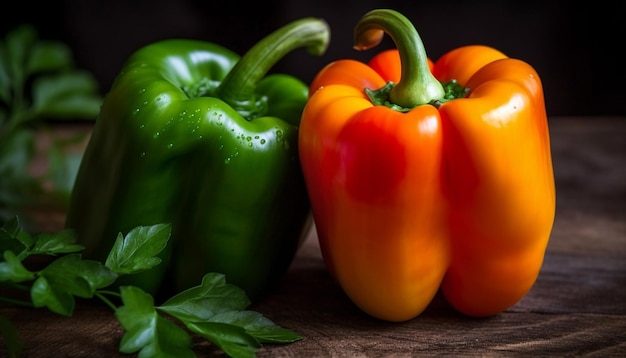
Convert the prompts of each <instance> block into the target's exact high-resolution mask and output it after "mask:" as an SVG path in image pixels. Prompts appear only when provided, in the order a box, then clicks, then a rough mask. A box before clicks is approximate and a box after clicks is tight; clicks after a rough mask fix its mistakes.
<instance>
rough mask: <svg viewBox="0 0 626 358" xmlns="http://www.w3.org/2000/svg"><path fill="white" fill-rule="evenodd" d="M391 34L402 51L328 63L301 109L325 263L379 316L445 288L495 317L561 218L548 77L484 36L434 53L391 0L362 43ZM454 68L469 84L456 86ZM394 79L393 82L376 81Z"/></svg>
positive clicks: (462, 304) (520, 289) (532, 269)
mask: <svg viewBox="0 0 626 358" xmlns="http://www.w3.org/2000/svg"><path fill="white" fill-rule="evenodd" d="M384 32H387V33H388V34H390V35H391V37H392V38H393V39H394V41H395V43H396V45H397V47H398V49H397V50H388V51H384V52H381V53H380V54H379V55H377V56H375V57H374V58H373V59H372V60H371V61H370V62H369V63H367V64H365V63H362V62H359V61H355V60H349V59H345V60H338V61H335V62H333V63H330V64H329V65H328V66H326V67H325V68H323V69H322V70H321V71H320V72H319V73H318V75H317V76H316V77H315V78H314V80H313V82H312V83H311V86H310V92H309V95H310V98H309V101H308V103H307V105H306V107H305V109H304V113H303V116H302V121H301V126H300V133H299V152H300V158H301V163H302V169H303V172H304V176H305V181H306V185H307V190H308V193H309V197H310V199H311V205H312V211H313V216H314V219H315V224H316V229H317V233H318V237H319V240H320V247H321V250H322V254H323V257H324V260H325V263H326V265H327V267H328V270H329V271H330V273H331V274H332V275H333V277H334V278H335V280H336V281H337V283H338V284H339V285H340V286H341V287H342V289H343V290H344V292H345V293H346V294H347V295H348V297H349V298H350V299H351V300H352V301H353V302H354V303H355V304H356V305H357V306H358V307H360V308H361V309H362V310H363V311H365V312H366V313H368V314H370V315H372V316H373V317H376V318H379V319H382V320H387V321H405V320H409V319H412V318H414V317H416V316H418V315H419V314H421V313H422V312H423V311H424V309H426V307H427V306H428V305H429V303H430V302H431V301H432V299H433V297H434V296H435V295H436V293H437V292H438V291H439V290H441V291H442V292H443V295H444V296H445V298H446V299H447V301H448V302H449V303H450V304H451V305H452V306H453V307H454V308H455V309H456V310H458V311H459V312H461V313H463V314H466V315H469V316H474V317H486V316H491V315H495V314H497V313H499V312H502V311H503V310H505V309H507V308H509V307H511V306H512V305H514V304H515V303H517V302H518V301H519V300H520V299H521V298H522V297H523V296H525V295H526V293H527V292H528V291H529V290H530V289H531V287H532V286H533V284H534V282H535V280H536V278H537V276H538V274H539V271H540V269H541V266H542V263H543V258H544V254H545V249H546V247H547V244H548V240H549V237H550V233H551V230H552V224H553V219H554V212H555V187H554V177H553V170H552V161H551V154H550V143H549V133H548V126H547V117H546V111H545V105H544V102H543V90H542V85H541V81H540V78H539V76H538V74H537V73H536V72H535V70H534V69H533V68H532V67H531V66H530V65H528V64H527V63H525V62H523V61H520V60H517V59H512V58H508V57H507V56H506V55H504V54H503V53H501V52H500V51H497V50H495V49H493V48H490V47H486V46H479V45H473V46H465V47H460V48H457V49H454V50H452V51H450V52H448V53H446V54H444V55H443V56H442V57H441V58H439V59H438V60H437V61H435V62H434V63H433V62H432V61H430V60H429V59H428V58H427V57H426V54H425V51H424V49H423V46H422V44H421V40H420V39H419V36H418V35H417V32H416V31H415V29H414V28H413V26H412V24H410V22H408V20H407V19H406V18H405V17H404V16H403V15H401V14H399V13H397V12H395V11H393V10H373V11H371V12H370V13H368V14H366V15H365V16H364V17H363V18H362V19H361V21H360V22H359V23H358V24H357V28H356V29H355V43H356V46H355V47H357V48H358V49H368V48H371V47H373V46H375V45H376V44H378V42H379V41H380V38H382V36H383V34H384ZM451 80H455V81H456V83H457V84H458V85H459V87H462V88H466V89H468V90H467V91H465V92H457V93H456V95H455V96H451V95H450V93H449V92H447V91H446V88H444V85H443V83H449V82H450V81H451ZM390 81H391V82H392V83H393V85H392V86H391V88H393V89H391V91H387V92H385V91H376V90H377V89H382V88H384V87H385V86H386V84H388V83H389V82H390ZM365 89H368V90H367V91H366V90H365ZM369 90H373V91H374V93H373V94H371V93H368V91H369ZM381 93H382V94H381ZM381 96H382V97H383V100H381V101H380V103H379V102H377V101H379V100H380V97H381Z"/></svg>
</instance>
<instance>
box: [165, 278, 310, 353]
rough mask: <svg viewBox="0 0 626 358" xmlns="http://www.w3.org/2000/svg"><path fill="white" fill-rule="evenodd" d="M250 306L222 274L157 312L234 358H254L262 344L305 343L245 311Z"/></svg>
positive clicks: (239, 290)
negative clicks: (179, 321)
mask: <svg viewBox="0 0 626 358" xmlns="http://www.w3.org/2000/svg"><path fill="white" fill-rule="evenodd" d="M249 304H250V301H249V299H248V297H247V296H246V294H245V292H244V291H243V290H241V289H240V288H239V287H237V286H234V285H231V284H227V283H226V280H225V276H224V275H223V274H220V273H208V274H206V275H205V276H204V277H203V278H202V284H201V285H200V286H196V287H192V288H190V289H188V290H185V291H183V292H181V293H179V294H178V295H176V296H174V297H172V298H171V299H169V300H167V301H166V302H165V303H164V304H163V305H161V306H158V307H156V309H157V310H159V311H162V312H165V313H167V314H169V315H171V316H172V317H175V318H177V319H179V320H181V321H182V322H183V323H184V324H185V325H186V326H187V328H189V330H191V331H193V332H195V333H198V334H200V335H202V336H203V337H205V338H206V339H208V340H210V341H211V342H213V343H215V344H216V345H217V346H219V347H220V348H221V349H222V350H224V352H226V353H227V354H229V355H231V356H233V357H235V356H236V357H247V356H253V355H254V352H255V351H256V350H257V349H258V348H259V347H260V344H261V343H291V342H295V341H297V340H300V339H302V337H301V336H300V335H298V334H297V333H295V332H293V331H291V330H288V329H285V328H282V327H279V326H277V325H275V324H274V323H273V322H272V321H271V320H269V319H267V318H265V317H263V315H262V314H260V313H258V312H253V311H245V310H244V309H245V308H246V307H247V306H248V305H249Z"/></svg>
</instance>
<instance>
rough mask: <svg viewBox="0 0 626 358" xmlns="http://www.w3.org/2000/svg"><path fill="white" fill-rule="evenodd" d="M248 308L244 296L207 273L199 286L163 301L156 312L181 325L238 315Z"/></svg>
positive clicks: (221, 277)
mask: <svg viewBox="0 0 626 358" xmlns="http://www.w3.org/2000/svg"><path fill="white" fill-rule="evenodd" d="M249 305H250V300H249V299H248V297H247V296H246V294H245V292H244V291H243V290H242V289H240V288H239V287H237V286H234V285H230V284H227V283H226V279H225V276H224V275H223V274H220V273H208V274H206V275H204V277H203V278H202V284H201V285H200V286H196V287H192V288H189V289H187V290H185V291H183V292H181V293H179V294H177V295H176V296H174V297H172V298H170V299H169V300H167V301H166V302H165V303H163V305H161V306H159V307H158V309H159V310H160V311H163V312H167V313H168V314H170V315H172V316H174V317H176V318H178V319H180V320H181V321H183V322H201V321H206V320H209V319H211V318H212V317H214V316H215V315H216V314H219V313H222V312H229V311H240V310H243V309H245V308H246V307H248V306H249Z"/></svg>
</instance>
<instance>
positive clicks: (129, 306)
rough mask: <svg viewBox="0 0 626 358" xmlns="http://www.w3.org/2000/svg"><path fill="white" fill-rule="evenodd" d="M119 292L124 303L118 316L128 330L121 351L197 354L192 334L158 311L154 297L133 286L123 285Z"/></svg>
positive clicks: (142, 353) (144, 354) (154, 353)
mask: <svg viewBox="0 0 626 358" xmlns="http://www.w3.org/2000/svg"><path fill="white" fill-rule="evenodd" d="M120 292H121V294H122V301H123V302H124V305H123V306H121V307H119V308H118V309H117V310H116V311H115V317H117V319H118V321H119V322H120V324H121V325H122V327H124V329H125V330H126V332H125V333H124V336H123V337H122V341H121V343H120V352H122V353H136V352H139V356H140V357H195V354H194V353H193V351H192V350H191V337H190V336H189V335H188V334H187V332H185V331H184V330H183V329H182V328H180V327H178V326H177V325H176V324H174V323H173V322H171V321H170V320H168V319H167V318H165V317H164V316H161V315H159V314H158V313H157V311H156V309H155V308H154V300H153V298H152V296H150V295H149V294H147V293H145V292H144V291H143V290H141V289H140V288H138V287H134V286H122V287H120Z"/></svg>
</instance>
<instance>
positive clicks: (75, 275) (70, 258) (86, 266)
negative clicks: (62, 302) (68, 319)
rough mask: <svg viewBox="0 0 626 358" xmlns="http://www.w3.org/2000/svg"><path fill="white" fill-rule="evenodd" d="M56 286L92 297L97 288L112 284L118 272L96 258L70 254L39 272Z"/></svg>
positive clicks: (74, 293) (78, 294)
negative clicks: (85, 258)
mask: <svg viewBox="0 0 626 358" xmlns="http://www.w3.org/2000/svg"><path fill="white" fill-rule="evenodd" d="M39 274H40V275H41V276H44V277H46V279H47V280H48V281H49V282H50V284H53V285H54V286H55V287H58V288H59V289H62V290H63V291H65V292H67V293H69V294H72V295H74V296H79V297H84V298H90V297H92V296H93V294H94V292H95V290H97V289H99V288H103V287H106V286H109V285H110V284H112V283H113V282H114V281H115V279H116V278H117V274H116V273H115V272H113V271H111V270H110V269H109V268H107V267H106V266H104V265H102V264H101V263H100V262H98V261H94V260H82V259H81V256H80V254H69V255H65V256H62V257H59V258H58V259H56V260H54V261H52V262H51V263H50V264H49V265H48V266H46V268H44V269H43V270H41V271H40V272H39Z"/></svg>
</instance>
